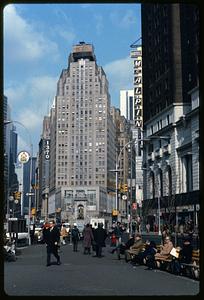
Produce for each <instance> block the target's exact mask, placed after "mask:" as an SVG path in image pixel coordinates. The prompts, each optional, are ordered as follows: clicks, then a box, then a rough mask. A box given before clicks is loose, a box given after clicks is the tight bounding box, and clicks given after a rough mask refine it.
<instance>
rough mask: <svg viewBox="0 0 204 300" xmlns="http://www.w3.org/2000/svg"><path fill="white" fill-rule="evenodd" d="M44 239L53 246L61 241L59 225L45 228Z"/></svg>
mask: <svg viewBox="0 0 204 300" xmlns="http://www.w3.org/2000/svg"><path fill="white" fill-rule="evenodd" d="M43 239H44V241H45V243H46V244H47V245H49V246H53V245H54V244H55V242H57V243H59V241H60V231H59V228H58V227H57V226H54V227H53V228H48V229H46V228H44V229H43Z"/></svg>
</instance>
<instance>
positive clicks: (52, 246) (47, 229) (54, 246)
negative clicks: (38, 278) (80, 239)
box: [43, 220, 61, 266]
mask: <svg viewBox="0 0 204 300" xmlns="http://www.w3.org/2000/svg"><path fill="white" fill-rule="evenodd" d="M43 240H44V241H45V243H46V247H47V266H50V265H51V263H50V258H51V254H53V255H54V256H55V257H56V259H57V264H58V265H60V264H61V262H60V256H59V254H58V244H59V241H60V231H59V228H58V227H57V226H56V225H55V221H54V220H52V221H50V223H49V224H48V223H46V224H45V226H44V228H43Z"/></svg>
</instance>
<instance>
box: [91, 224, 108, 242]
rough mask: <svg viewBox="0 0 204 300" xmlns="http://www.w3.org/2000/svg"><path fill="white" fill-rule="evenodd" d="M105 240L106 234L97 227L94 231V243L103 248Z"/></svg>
mask: <svg viewBox="0 0 204 300" xmlns="http://www.w3.org/2000/svg"><path fill="white" fill-rule="evenodd" d="M106 238H107V233H106V231H105V229H104V228H102V227H98V228H96V229H95V230H94V241H95V242H96V244H97V245H99V246H101V247H105V246H106V244H105V240H106Z"/></svg>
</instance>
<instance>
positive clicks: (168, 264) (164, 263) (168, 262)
mask: <svg viewBox="0 0 204 300" xmlns="http://www.w3.org/2000/svg"><path fill="white" fill-rule="evenodd" d="M161 248H162V245H157V252H158V253H159V252H160V251H161ZM174 259H175V258H174V257H173V256H172V255H171V254H169V256H167V257H165V258H162V259H156V258H155V266H156V267H157V268H158V269H162V270H165V271H168V272H173V270H172V263H173V261H174Z"/></svg>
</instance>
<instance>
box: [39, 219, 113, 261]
mask: <svg viewBox="0 0 204 300" xmlns="http://www.w3.org/2000/svg"><path fill="white" fill-rule="evenodd" d="M67 235H68V233H67V230H66V227H65V225H62V227H61V228H59V227H58V226H57V225H56V223H55V221H54V220H52V221H50V222H46V223H45V224H44V227H43V240H44V242H45V244H46V249H47V266H50V265H51V254H53V255H54V257H55V258H56V260H57V262H56V263H57V265H60V264H61V260H60V256H59V251H58V250H59V248H60V245H61V244H65V238H66V237H67ZM70 235H71V241H72V244H73V252H77V251H78V242H79V241H80V232H79V229H78V227H77V224H76V223H74V226H73V228H72V229H71V231H70ZM107 236H108V235H107V232H106V230H105V229H104V228H103V223H99V224H98V227H97V228H96V229H94V228H92V226H91V224H86V226H85V227H84V230H83V247H84V252H83V253H84V254H91V249H92V251H94V252H95V253H96V254H95V255H94V256H93V257H99V258H100V257H103V255H102V248H103V247H105V246H106V244H105V240H106V238H107Z"/></svg>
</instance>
